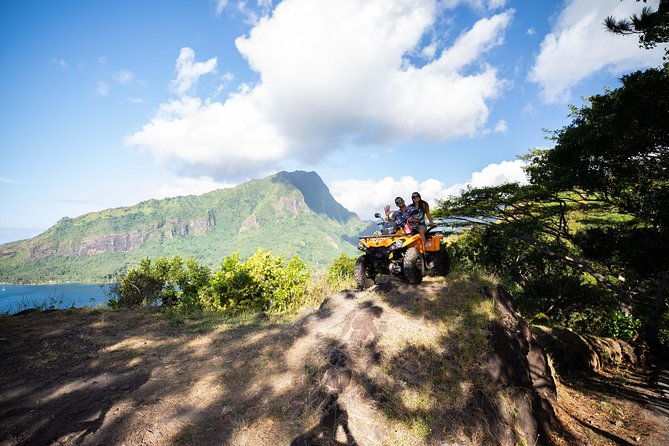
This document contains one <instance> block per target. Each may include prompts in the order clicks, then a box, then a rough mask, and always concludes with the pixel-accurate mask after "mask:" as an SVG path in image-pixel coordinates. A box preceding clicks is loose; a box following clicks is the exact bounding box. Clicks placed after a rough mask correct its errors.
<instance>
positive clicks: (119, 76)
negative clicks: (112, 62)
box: [114, 70, 135, 85]
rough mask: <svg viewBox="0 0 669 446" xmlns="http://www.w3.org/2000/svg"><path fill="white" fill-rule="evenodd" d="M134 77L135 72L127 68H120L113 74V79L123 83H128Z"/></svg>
mask: <svg viewBox="0 0 669 446" xmlns="http://www.w3.org/2000/svg"><path fill="white" fill-rule="evenodd" d="M134 79H135V74H134V73H133V72H132V71H129V70H121V71H119V72H117V73H116V74H115V75H114V80H115V81H116V82H117V83H119V84H121V85H123V84H129V83H130V82H132V81H133V80H134Z"/></svg>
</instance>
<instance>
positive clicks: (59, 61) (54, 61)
mask: <svg viewBox="0 0 669 446" xmlns="http://www.w3.org/2000/svg"><path fill="white" fill-rule="evenodd" d="M51 63H52V64H54V65H58V66H60V67H62V68H67V65H68V63H67V62H65V59H56V58H54V59H51Z"/></svg>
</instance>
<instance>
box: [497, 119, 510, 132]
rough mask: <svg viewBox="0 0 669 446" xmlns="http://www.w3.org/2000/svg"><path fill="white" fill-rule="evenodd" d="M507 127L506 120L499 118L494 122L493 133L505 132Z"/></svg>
mask: <svg viewBox="0 0 669 446" xmlns="http://www.w3.org/2000/svg"><path fill="white" fill-rule="evenodd" d="M508 129H509V128H508V127H507V125H506V121H505V120H503V119H500V120H499V121H498V122H497V124H495V133H506V132H507V130H508Z"/></svg>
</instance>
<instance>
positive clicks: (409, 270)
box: [402, 248, 424, 285]
mask: <svg viewBox="0 0 669 446" xmlns="http://www.w3.org/2000/svg"><path fill="white" fill-rule="evenodd" d="M402 267H403V269H404V279H405V280H406V281H407V282H408V283H410V284H411V285H418V284H419V283H421V282H422V281H423V272H424V271H423V256H421V255H420V251H418V249H416V248H409V249H408V250H407V252H406V254H404V261H403V263H402Z"/></svg>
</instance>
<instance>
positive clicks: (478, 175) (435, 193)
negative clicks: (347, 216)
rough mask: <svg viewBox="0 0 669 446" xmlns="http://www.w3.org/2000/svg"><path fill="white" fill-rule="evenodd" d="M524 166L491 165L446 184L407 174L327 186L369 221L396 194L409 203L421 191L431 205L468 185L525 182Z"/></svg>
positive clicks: (339, 200) (519, 162) (335, 183)
mask: <svg viewBox="0 0 669 446" xmlns="http://www.w3.org/2000/svg"><path fill="white" fill-rule="evenodd" d="M524 165H525V163H524V162H523V161H521V160H516V161H502V162H501V163H499V164H490V165H488V166H486V167H485V168H484V169H483V170H481V171H480V172H475V173H474V174H472V176H471V178H470V179H469V180H468V181H467V182H465V183H461V184H453V185H450V186H448V187H446V186H444V183H443V182H442V181H440V180H436V179H429V180H426V181H418V180H416V179H414V178H413V177H410V176H406V177H402V178H400V179H394V178H392V177H386V178H383V179H382V180H380V181H373V180H340V181H333V182H331V183H330V184H328V187H329V189H330V192H331V193H332V196H333V197H334V198H335V199H336V200H337V201H338V202H339V203H341V204H342V205H343V206H344V207H345V208H347V209H348V210H350V211H352V212H355V213H356V214H358V216H359V217H360V218H362V219H363V220H371V219H372V218H373V215H374V213H375V212H381V211H382V209H383V207H384V206H385V205H386V204H390V205H391V207H392V208H393V209H394V208H395V206H394V205H393V202H394V199H395V197H396V196H400V197H403V198H404V200H405V201H407V202H408V200H409V199H410V197H411V193H412V192H414V191H417V192H420V195H421V197H422V198H423V200H425V201H427V202H428V203H430V206H432V207H434V206H435V204H436V200H437V199H444V198H447V197H449V196H452V195H457V194H458V193H459V192H460V191H461V190H463V189H465V188H466V187H467V186H468V185H471V186H472V187H485V186H499V185H501V184H504V183H514V182H518V183H521V184H527V176H526V175H525V172H523V169H522V168H523V166H524Z"/></svg>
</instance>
